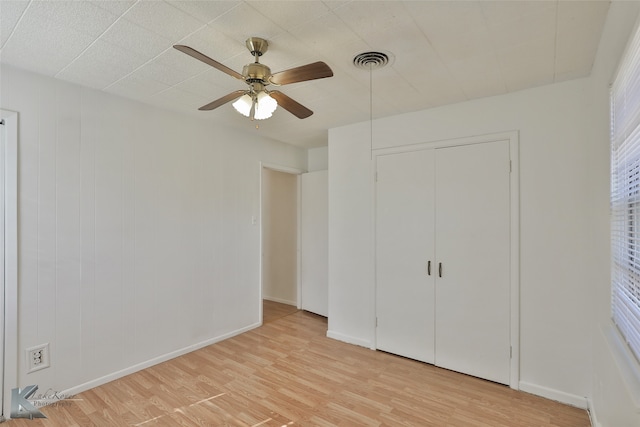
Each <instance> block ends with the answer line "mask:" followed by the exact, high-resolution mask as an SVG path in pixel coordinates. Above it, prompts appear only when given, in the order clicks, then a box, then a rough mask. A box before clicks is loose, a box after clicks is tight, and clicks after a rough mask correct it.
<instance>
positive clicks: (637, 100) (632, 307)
mask: <svg viewBox="0 0 640 427" xmlns="http://www.w3.org/2000/svg"><path fill="white" fill-rule="evenodd" d="M611 244H612V248H611V249H612V250H611V256H612V260H611V264H612V274H611V276H612V285H611V293H612V295H611V307H612V310H611V311H612V317H613V320H614V322H615V323H616V325H617V326H618V328H619V329H620V332H621V333H622V335H623V336H624V337H625V339H626V341H627V342H628V344H629V346H630V347H631V350H632V351H633V352H634V354H635V355H636V357H637V358H638V359H639V360H640V32H638V29H637V28H636V31H635V33H634V35H633V36H632V38H631V40H630V41H629V44H628V46H627V50H626V51H625V54H624V56H623V58H622V60H621V62H620V66H619V69H618V74H617V76H616V79H615V81H614V82H613V85H612V86H611Z"/></svg>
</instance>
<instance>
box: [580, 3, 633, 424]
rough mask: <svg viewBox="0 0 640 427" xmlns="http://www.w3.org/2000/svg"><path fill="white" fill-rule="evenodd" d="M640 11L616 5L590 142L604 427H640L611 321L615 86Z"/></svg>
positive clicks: (597, 379) (597, 399) (629, 360)
mask: <svg viewBox="0 0 640 427" xmlns="http://www.w3.org/2000/svg"><path fill="white" fill-rule="evenodd" d="M639 11H640V3H639V2H625V3H621V2H614V3H612V5H611V7H610V10H609V14H608V18H607V23H606V25H605V29H604V33H603V36H602V39H601V41H600V47H599V49H598V56H597V58H596V61H595V64H594V67H593V72H592V77H591V81H592V94H591V99H590V100H589V105H591V106H592V110H593V111H592V113H593V117H594V118H595V119H594V120H593V121H592V122H591V123H592V124H593V132H592V133H591V138H590V139H589V140H588V141H587V142H588V143H589V151H588V153H589V158H588V161H589V171H590V174H589V188H590V189H591V197H592V200H593V202H592V209H591V210H590V211H589V214H590V219H591V225H590V227H589V228H590V238H591V242H590V243H589V245H590V247H591V248H592V253H591V258H590V259H589V260H588V262H589V265H591V266H593V275H592V278H591V280H590V282H589V285H590V292H591V293H592V295H593V306H592V308H591V310H592V313H593V315H592V316H591V321H592V322H591V324H590V325H589V327H590V329H591V331H592V348H593V351H592V353H593V376H592V391H591V399H592V414H593V418H594V425H595V426H598V427H632V426H640V363H637V361H636V360H634V358H633V356H631V355H629V354H628V353H629V352H628V350H626V346H625V344H624V343H622V342H621V340H620V339H619V332H618V331H617V330H616V329H615V328H614V327H613V322H612V321H611V303H610V301H611V297H610V295H611V286H610V283H611V280H610V262H609V261H610V246H609V233H610V227H609V188H610V187H609V185H610V179H609V169H610V166H609V159H610V154H609V152H610V151H609V150H610V146H609V84H610V83H611V82H612V81H613V77H614V73H615V70H616V68H617V66H618V63H619V60H620V57H621V54H622V51H623V48H624V47H625V45H626V43H627V40H628V39H629V37H630V32H631V30H632V28H633V26H634V24H635V23H636V20H637V17H638V13H639Z"/></svg>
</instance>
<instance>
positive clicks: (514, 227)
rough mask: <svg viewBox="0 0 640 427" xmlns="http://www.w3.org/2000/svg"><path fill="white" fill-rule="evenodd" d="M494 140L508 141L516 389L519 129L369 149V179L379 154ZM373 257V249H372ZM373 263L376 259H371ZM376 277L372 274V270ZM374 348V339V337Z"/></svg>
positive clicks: (513, 381) (515, 382)
mask: <svg viewBox="0 0 640 427" xmlns="http://www.w3.org/2000/svg"><path fill="white" fill-rule="evenodd" d="M494 141H509V160H510V161H511V174H510V176H509V191H510V216H511V229H510V246H511V248H510V312H511V316H510V331H511V332H510V341H511V351H512V354H511V363H510V366H509V371H510V373H509V387H511V388H512V389H514V390H518V389H519V387H520V385H521V382H520V150H519V145H520V144H519V132H518V131H517V130H513V131H506V132H499V133H493V134H486V135H474V136H469V137H465V138H452V139H446V140H440V141H431V142H423V143H417V144H408V145H402V146H397V147H389V148H380V149H374V150H372V153H373V160H374V163H373V168H372V180H373V186H374V188H375V185H376V183H375V180H376V171H377V161H378V156H384V155H388V154H396V153H404V152H410V151H419V150H426V149H435V148H445V147H455V146H461V145H471V144H483V143H488V142H494ZM375 197H376V196H375V191H374V196H373V204H372V209H373V210H372V212H373V215H374V220H373V236H374V248H375V238H376V232H375V223H376V221H375V212H376V211H375V203H376V200H375ZM374 259H375V249H374ZM374 265H375V262H374ZM374 276H375V273H374ZM375 295H376V293H375V292H374V310H373V314H374V317H373V319H372V320H371V321H372V324H373V325H374V327H373V330H374V331H375V307H376V302H375ZM374 336H375V333H374ZM373 344H374V348H375V338H374V343H373Z"/></svg>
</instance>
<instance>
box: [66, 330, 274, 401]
mask: <svg viewBox="0 0 640 427" xmlns="http://www.w3.org/2000/svg"><path fill="white" fill-rule="evenodd" d="M261 325H262V323H254V324H252V325H249V326H246V327H244V328H240V329H236V330H235V331H232V332H229V333H226V334H223V335H220V336H218V337H215V338H211V339H208V340H206V341H202V342H200V343H197V344H193V345H190V346H187V347H184V348H181V349H179V350H176V351H172V352H170V353H167V354H164V355H162V356H158V357H154V358H153V359H149V360H147V361H146V362H142V363H138V364H137V365H133V366H130V367H128V368H125V369H122V370H120V371H117V372H113V373H111V374H109V375H105V376H104V377H100V378H96V379H95V380H91V381H88V382H86V383H84V384H80V385H77V386H75V387H71V388H70V389H67V390H64V391H63V392H61V393H60V395H61V396H74V395H77V394H79V393H82V392H83V391H86V390H89V389H92V388H95V387H98V386H101V385H103V384H106V383H108V382H111V381H114V380H117V379H119V378H122V377H124V376H127V375H130V374H133V373H135V372H138V371H141V370H143V369H146V368H149V367H151V366H154V365H157V364H159V363H162V362H166V361H167V360H171V359H174V358H176V357H179V356H182V355H184V354H187V353H191V352H192V351H195V350H199V349H201V348H204V347H207V346H210V345H212V344H216V343H218V342H220V341H224V340H226V339H228V338H231V337H234V336H236V335H240V334H243V333H245V332H248V331H250V330H252V329H255V328H257V327H259V326H261Z"/></svg>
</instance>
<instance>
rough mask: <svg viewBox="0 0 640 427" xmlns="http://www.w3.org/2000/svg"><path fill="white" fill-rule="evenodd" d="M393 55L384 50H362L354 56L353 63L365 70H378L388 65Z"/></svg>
mask: <svg viewBox="0 0 640 427" xmlns="http://www.w3.org/2000/svg"><path fill="white" fill-rule="evenodd" d="M392 59H393V56H392V55H390V54H388V53H384V52H375V51H371V52H362V53H359V54H357V55H356V56H355V57H354V58H353V65H355V66H356V68H361V69H363V70H376V69H378V68H382V67H384V66H386V65H388V64H389V63H390V62H391V60H392Z"/></svg>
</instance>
